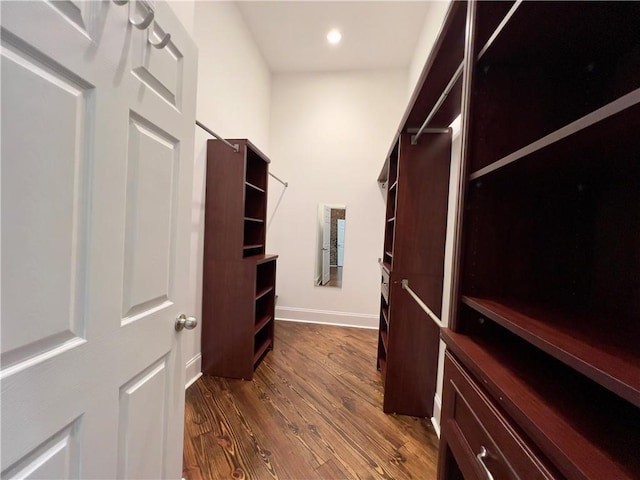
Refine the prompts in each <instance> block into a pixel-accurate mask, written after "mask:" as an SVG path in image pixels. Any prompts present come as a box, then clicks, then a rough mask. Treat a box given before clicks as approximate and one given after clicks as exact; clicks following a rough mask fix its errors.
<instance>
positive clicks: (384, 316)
mask: <svg viewBox="0 0 640 480" xmlns="http://www.w3.org/2000/svg"><path fill="white" fill-rule="evenodd" d="M382 318H383V319H384V323H386V324H387V328H389V316H388V314H387V310H386V309H384V308H383V309H382Z"/></svg>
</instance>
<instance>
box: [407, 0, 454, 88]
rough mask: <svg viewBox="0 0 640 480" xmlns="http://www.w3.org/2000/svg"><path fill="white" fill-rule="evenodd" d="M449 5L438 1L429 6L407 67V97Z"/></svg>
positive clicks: (418, 75)
mask: <svg viewBox="0 0 640 480" xmlns="http://www.w3.org/2000/svg"><path fill="white" fill-rule="evenodd" d="M449 3H451V2H450V0H438V1H434V2H431V3H430V4H429V9H428V10H427V15H426V17H425V20H424V25H423V27H422V30H421V32H420V37H419V38H418V43H417V45H416V48H415V51H414V54H413V59H412V60H411V65H409V80H408V89H409V95H411V93H413V90H414V88H415V86H416V83H417V82H418V79H419V78H420V74H421V73H422V68H423V67H424V64H425V62H426V61H427V58H428V57H429V53H430V52H431V48H432V47H433V43H434V42H435V41H436V37H437V36H438V33H439V32H440V28H441V27H442V23H443V22H444V17H445V15H446V13H447V10H448V8H449Z"/></svg>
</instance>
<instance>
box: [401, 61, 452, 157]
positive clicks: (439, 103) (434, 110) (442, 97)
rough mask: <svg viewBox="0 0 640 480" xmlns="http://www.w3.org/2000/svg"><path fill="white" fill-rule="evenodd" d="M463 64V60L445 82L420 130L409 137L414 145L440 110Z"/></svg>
mask: <svg viewBox="0 0 640 480" xmlns="http://www.w3.org/2000/svg"><path fill="white" fill-rule="evenodd" d="M463 65H464V62H463V63H461V64H460V66H459V67H458V69H457V70H456V71H455V73H454V74H453V77H451V80H449V83H448V84H447V86H446V87H445V89H444V91H443V92H442V95H440V98H439V99H438V101H437V102H436V104H435V105H434V106H433V108H432V109H431V112H430V113H429V115H428V116H427V119H426V120H425V121H424V123H423V124H422V126H421V127H420V130H418V133H416V134H415V135H414V136H413V137H411V144H412V145H416V144H417V143H418V138H420V135H422V134H423V133H424V132H425V130H426V129H427V125H429V122H430V121H431V119H432V118H433V117H434V116H435V114H436V113H438V110H440V107H441V106H442V104H443V103H444V101H445V100H446V99H447V97H448V96H449V93H451V89H452V88H453V86H454V85H455V83H456V82H457V81H458V78H460V74H461V73H462V67H463Z"/></svg>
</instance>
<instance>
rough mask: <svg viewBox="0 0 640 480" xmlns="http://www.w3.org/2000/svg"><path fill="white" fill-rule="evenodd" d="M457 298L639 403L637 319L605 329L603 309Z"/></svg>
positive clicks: (605, 320)
mask: <svg viewBox="0 0 640 480" xmlns="http://www.w3.org/2000/svg"><path fill="white" fill-rule="evenodd" d="M462 302H463V303H464V304H466V305H468V306H469V307H471V308H473V309H474V310H476V311H478V312H479V313H481V314H482V315H485V316H487V317H488V318H490V319H491V320H493V321H494V322H497V323H498V324H500V325H502V326H503V327H505V328H507V329H508V330H509V331H511V332H513V333H515V334H516V335H518V336H519V337H521V338H523V339H525V340H526V341H528V342H530V343H532V344H533V345H535V346H536V347H538V348H540V349H541V350H543V351H545V352H547V353H549V354H550V355H553V356H554V357H555V358H557V359H558V360H560V361H562V362H563V363H565V364H567V365H569V366H570V367H572V368H574V369H576V370H577V371H579V372H581V373H582V374H584V375H586V376H587V377H589V378H591V379H592V380H593V381H595V382H597V383H599V384H600V385H603V386H604V387H606V388H608V389H610V390H612V391H614V392H616V393H617V394H618V395H621V396H622V397H624V398H626V399H627V400H628V401H630V402H632V403H633V404H634V405H636V406H637V407H640V350H639V348H638V346H639V345H640V336H639V333H640V328H638V326H637V324H636V325H635V326H632V327H631V328H630V330H631V331H628V332H623V334H621V332H619V331H618V332H612V333H608V332H607V329H606V328H603V325H611V324H612V323H613V322H612V321H610V320H607V318H606V316H605V315H598V314H586V315H584V314H582V315H581V314H579V313H575V312H567V311H562V310H552V309H545V308H542V307H540V306H539V305H527V304H523V303H521V302H514V301H495V300H490V299H485V298H474V297H467V296H463V297H462ZM619 323H620V325H624V323H623V322H619ZM628 324H629V325H632V322H628ZM632 329H635V331H633V330H632Z"/></svg>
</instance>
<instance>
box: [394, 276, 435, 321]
mask: <svg viewBox="0 0 640 480" xmlns="http://www.w3.org/2000/svg"><path fill="white" fill-rule="evenodd" d="M401 284H402V288H403V290H406V291H407V292H408V293H409V295H411V296H412V297H413V299H414V300H415V301H416V303H417V304H418V305H419V306H420V308H422V310H424V313H426V314H427V315H429V318H430V319H431V320H433V322H434V323H435V324H436V325H437V326H438V327H440V328H444V325H443V324H442V321H441V320H440V319H439V318H438V316H437V315H436V314H435V313H433V312H432V311H431V309H430V308H429V307H427V304H426V303H424V302H423V301H422V300H421V299H420V297H419V296H418V295H416V292H414V291H413V290H411V289H410V288H409V280H407V279H406V278H405V279H403V280H402V281H401Z"/></svg>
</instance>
